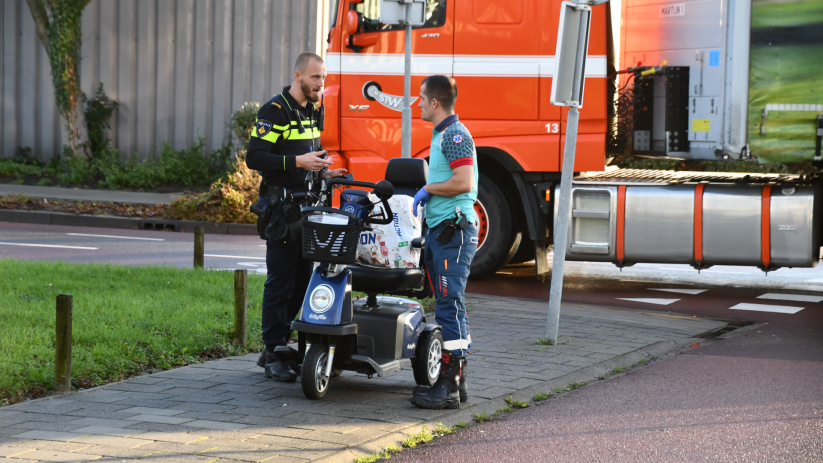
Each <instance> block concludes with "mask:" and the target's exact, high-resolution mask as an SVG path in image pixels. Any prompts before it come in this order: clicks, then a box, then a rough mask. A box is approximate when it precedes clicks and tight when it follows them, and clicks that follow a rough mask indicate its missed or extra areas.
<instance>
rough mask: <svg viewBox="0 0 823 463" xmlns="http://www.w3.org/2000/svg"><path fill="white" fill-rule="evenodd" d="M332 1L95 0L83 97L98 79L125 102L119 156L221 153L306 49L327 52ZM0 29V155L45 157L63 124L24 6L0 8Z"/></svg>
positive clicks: (89, 11) (14, 3) (17, 2)
mask: <svg viewBox="0 0 823 463" xmlns="http://www.w3.org/2000/svg"><path fill="white" fill-rule="evenodd" d="M330 2H331V3H335V2H334V1H333V0H311V1H304V0H92V1H91V3H90V4H89V5H88V6H87V7H86V9H85V10H84V12H83V48H82V64H81V71H80V82H81V86H82V89H83V91H84V92H85V93H86V94H87V95H89V96H91V95H93V94H94V91H95V90H96V88H97V85H98V83H101V82H102V83H103V87H104V91H105V92H106V93H107V94H108V95H109V97H110V98H113V99H116V100H117V101H118V102H119V104H120V106H119V110H118V111H117V113H116V114H115V116H114V117H113V118H112V121H111V126H112V128H111V134H110V135H111V139H112V142H113V145H114V147H115V148H117V149H118V150H119V151H120V154H121V156H123V157H125V156H130V155H131V154H133V153H137V154H138V155H139V156H140V157H141V158H144V157H146V156H148V155H149V154H151V153H153V152H155V151H156V150H157V149H158V148H159V146H160V145H161V144H162V143H163V142H164V141H166V140H170V141H172V142H173V144H174V147H175V148H176V149H180V148H184V147H187V146H188V145H189V144H190V143H192V141H193V140H195V139H196V137H197V136H198V135H202V136H205V137H206V138H207V141H208V146H210V147H212V148H215V147H219V146H220V145H221V144H222V143H223V142H224V140H226V139H227V136H228V129H227V122H228V121H229V118H230V116H231V113H232V111H234V110H236V109H237V108H239V107H240V106H241V105H242V104H243V103H244V102H246V101H258V102H261V103H262V102H265V101H268V100H269V99H270V98H271V97H272V96H273V95H274V94H275V93H278V92H280V90H281V88H282V87H283V86H284V85H286V84H288V83H289V82H291V79H292V77H291V76H292V67H293V65H294V61H295V59H296V58H297V55H299V54H300V53H301V52H303V51H315V52H317V51H318V50H325V35H326V33H327V29H326V28H327V25H328V11H329V4H330ZM318 11H319V12H320V14H318ZM319 28H322V29H323V31H322V32H321V33H320V34H318V33H317V31H318V30H319ZM0 29H2V32H0V53H2V63H0V88H2V95H0V107H2V114H0V150H2V151H0V155H2V156H3V157H12V156H14V155H15V153H16V152H17V148H18V147H21V146H23V147H29V148H31V149H32V151H33V153H34V154H35V155H39V156H41V157H42V158H43V159H50V158H52V157H53V156H55V155H56V154H58V153H59V152H60V148H61V145H62V141H61V130H60V125H59V124H60V121H59V118H58V114H57V109H56V106H55V102H54V90H53V87H52V84H51V74H50V66H49V62H48V57H47V56H46V53H45V50H44V49H43V46H42V45H41V44H40V42H39V40H38V39H37V34H36V30H35V25H34V20H33V19H32V17H31V12H30V11H29V8H28V5H27V4H26V1H25V0H2V2H0Z"/></svg>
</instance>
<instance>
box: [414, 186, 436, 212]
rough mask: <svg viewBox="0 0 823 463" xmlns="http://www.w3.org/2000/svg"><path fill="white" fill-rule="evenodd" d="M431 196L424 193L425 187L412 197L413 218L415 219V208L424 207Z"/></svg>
mask: <svg viewBox="0 0 823 463" xmlns="http://www.w3.org/2000/svg"><path fill="white" fill-rule="evenodd" d="M431 197H432V195H431V193H429V192H428V191H426V187H423V188H421V189H420V191H418V192H417V194H416V195H414V216H415V217H417V206H418V205H421V206H425V205H426V203H427V202H429V199H431Z"/></svg>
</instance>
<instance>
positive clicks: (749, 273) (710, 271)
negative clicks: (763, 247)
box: [657, 267, 756, 275]
mask: <svg viewBox="0 0 823 463" xmlns="http://www.w3.org/2000/svg"><path fill="white" fill-rule="evenodd" d="M657 270H669V271H672V272H696V271H697V270H695V269H693V268H665V267H661V268H658V269H657ZM701 272H703V273H729V274H733V275H756V273H755V272H724V271H722V270H701Z"/></svg>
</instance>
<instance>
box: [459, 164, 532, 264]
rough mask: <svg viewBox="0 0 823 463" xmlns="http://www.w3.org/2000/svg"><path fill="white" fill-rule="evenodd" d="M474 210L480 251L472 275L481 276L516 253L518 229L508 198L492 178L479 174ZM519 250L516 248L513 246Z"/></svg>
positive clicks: (478, 250) (473, 262) (478, 249)
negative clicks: (516, 232)
mask: <svg viewBox="0 0 823 463" xmlns="http://www.w3.org/2000/svg"><path fill="white" fill-rule="evenodd" d="M477 183H478V185H477V202H476V203H475V204H474V211H475V213H476V214H477V219H478V222H479V227H478V228H479V229H478V244H477V246H478V247H477V254H475V255H474V260H473V261H472V267H471V274H470V275H469V278H472V279H474V278H480V277H483V276H486V275H488V274H490V273H494V272H496V271H497V270H499V269H500V267H502V266H504V265H506V262H507V261H508V259H510V258H511V257H512V256H513V255H514V251H513V250H512V249H513V247H514V246H519V245H520V242H519V241H517V242H516V240H515V230H514V226H513V221H512V215H511V211H510V210H509V204H508V201H506V197H505V196H504V195H503V192H502V191H501V190H500V188H499V187H498V186H497V185H495V183H494V182H493V181H491V179H489V178H488V177H486V176H485V175H483V174H480V179H479V181H478V182H477ZM514 250H515V251H516V248H514Z"/></svg>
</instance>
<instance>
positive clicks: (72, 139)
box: [67, 101, 91, 159]
mask: <svg viewBox="0 0 823 463" xmlns="http://www.w3.org/2000/svg"><path fill="white" fill-rule="evenodd" d="M67 129H68V135H69V140H68V142H69V145H71V148H72V151H74V155H75V156H84V157H86V158H88V159H91V148H90V146H89V131H88V128H87V127H86V114H85V113H84V112H83V105H82V103H81V102H79V101H75V102H74V104H73V105H72V107H71V113H70V117H69V120H68V127H67Z"/></svg>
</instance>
